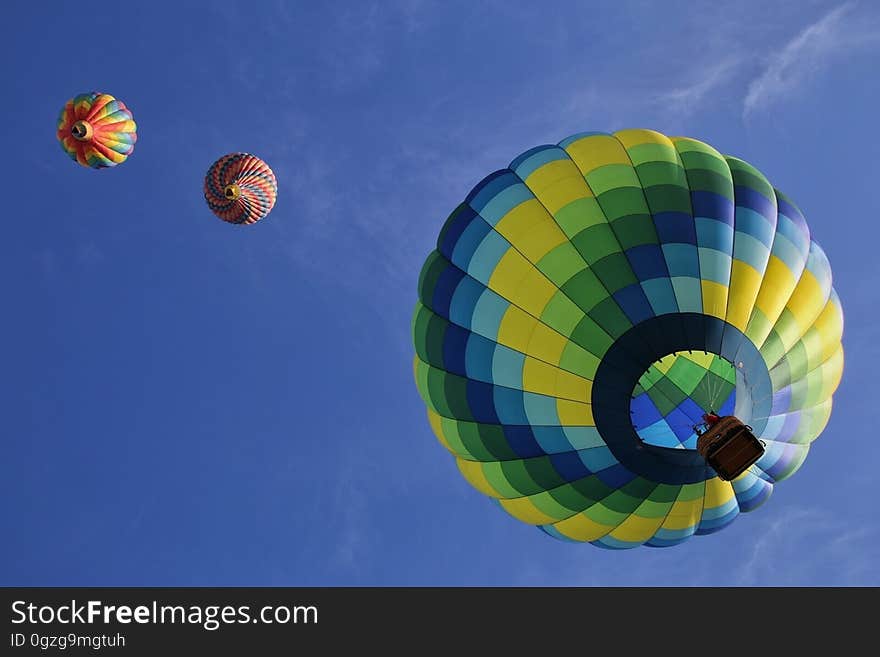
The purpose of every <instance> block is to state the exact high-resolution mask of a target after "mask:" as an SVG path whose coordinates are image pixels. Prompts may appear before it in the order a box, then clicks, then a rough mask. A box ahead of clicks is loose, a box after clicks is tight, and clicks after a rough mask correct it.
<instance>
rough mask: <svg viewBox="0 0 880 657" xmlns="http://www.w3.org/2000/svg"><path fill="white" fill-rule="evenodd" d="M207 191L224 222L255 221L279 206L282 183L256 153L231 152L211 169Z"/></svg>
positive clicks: (215, 211)
mask: <svg viewBox="0 0 880 657" xmlns="http://www.w3.org/2000/svg"><path fill="white" fill-rule="evenodd" d="M204 191H205V201H207V203H208V207H209V208H211V211H212V212H213V213H214V214H215V215H217V216H218V217H219V218H220V219H222V220H223V221H225V222H227V223H231V224H254V223H256V222H258V221H259V220H260V219H262V218H263V217H265V216H266V215H267V214H269V212H271V210H272V208H273V207H274V206H275V199H276V197H277V194H278V183H277V181H276V180H275V174H274V173H272V169H270V168H269V165H267V164H266V163H265V162H263V160H261V159H260V158H258V157H257V156H256V155H251V154H250V153H230V154H229V155H224V156H223V157H221V158H220V159H219V160H217V161H216V162H214V164H212V165H211V168H210V169H208V173H207V175H206V176H205V190H204Z"/></svg>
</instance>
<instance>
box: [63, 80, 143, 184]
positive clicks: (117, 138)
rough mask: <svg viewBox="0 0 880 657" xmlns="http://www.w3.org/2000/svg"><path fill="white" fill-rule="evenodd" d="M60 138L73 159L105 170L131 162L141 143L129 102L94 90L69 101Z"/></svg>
mask: <svg viewBox="0 0 880 657" xmlns="http://www.w3.org/2000/svg"><path fill="white" fill-rule="evenodd" d="M56 137H57V138H58V141H59V143H60V144H61V147H62V148H63V149H64V151H65V152H66V153H67V154H68V155H69V156H70V157H71V158H72V159H73V160H76V161H77V162H78V163H79V164H81V165H82V166H84V167H89V168H92V169H103V168H106V167H113V166H116V165H117V164H122V163H123V162H125V160H126V159H128V156H129V155H131V153H132V151H133V150H134V145H135V142H136V141H137V125H136V124H135V122H134V118H133V117H132V114H131V111H130V110H129V109H128V108H127V107H126V106H125V103H123V102H122V101H121V100H117V99H116V98H114V97H113V96H111V95H110V94H104V93H100V92H98V91H93V92H92V93H87V94H80V95H79V96H76V97H75V98H71V99H70V100H68V101H67V103H66V104H65V106H64V108H63V109H62V110H61V114H60V116H59V117H58V128H57V131H56Z"/></svg>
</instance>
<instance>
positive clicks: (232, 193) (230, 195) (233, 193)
mask: <svg viewBox="0 0 880 657" xmlns="http://www.w3.org/2000/svg"><path fill="white" fill-rule="evenodd" d="M223 196H225V197H226V198H227V199H229V200H230V201H235V200H236V199H237V198H238V197H239V196H241V187H239V186H238V185H236V184H235V183H232V184H230V185H226V187H225V188H224V189H223Z"/></svg>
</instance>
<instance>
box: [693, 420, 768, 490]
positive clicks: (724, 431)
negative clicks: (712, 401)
mask: <svg viewBox="0 0 880 657" xmlns="http://www.w3.org/2000/svg"><path fill="white" fill-rule="evenodd" d="M694 431H696V433H697V436H698V438H697V451H698V452H699V453H700V454H701V455H702V457H703V458H704V459H706V463H708V464H709V466H710V467H711V468H712V469H713V470H715V472H717V473H718V476H719V477H720V478H721V479H723V480H724V481H732V480H734V479H736V478H737V477H739V476H740V475H741V474H742V473H743V472H745V471H746V470H748V469H749V468H750V467H751V466H752V465H754V463H755V462H756V461H757V460H758V459H759V458H761V456H763V455H764V444H763V443H762V442H761V441H760V440H758V439H757V438H756V437H755V434H754V433H752V428H751V427H750V426H749V425H747V424H743V423H742V422H741V421H740V420H739V419H738V418H737V417H736V416H734V415H724V416H720V415H718V414H717V413H715V411H710V412H708V413H704V414H703V425H702V426H700V425H696V426H695V427H694Z"/></svg>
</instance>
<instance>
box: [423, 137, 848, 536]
mask: <svg viewBox="0 0 880 657" xmlns="http://www.w3.org/2000/svg"><path fill="white" fill-rule="evenodd" d="M842 333H843V314H842V311H841V306H840V301H839V299H838V297H837V294H836V293H835V291H834V289H833V287H832V283H831V268H830V266H829V263H828V258H827V257H826V255H825V253H824V252H823V251H822V249H821V248H820V247H819V245H818V244H817V243H816V242H815V241H814V240H813V239H812V237H811V234H810V230H809V228H808V226H807V223H806V221H805V220H804V217H803V215H802V213H801V211H800V210H799V209H798V208H797V206H796V205H795V204H794V202H793V201H791V200H790V199H789V198H788V197H786V196H785V195H784V194H782V193H781V192H780V191H778V190H777V189H775V188H774V187H773V185H772V184H771V183H770V182H769V181H768V180H767V179H766V178H765V177H764V176H763V175H762V174H761V172H760V171H758V170H757V169H756V168H755V167H753V166H751V165H750V164H748V163H747V162H744V161H743V160H740V159H737V158H735V157H730V156H725V155H721V154H720V153H719V152H718V151H716V150H715V149H714V148H712V147H711V146H709V145H707V144H705V143H702V142H700V141H697V140H695V139H689V138H683V137H667V136H665V135H662V134H660V133H657V132H653V131H650V130H624V131H621V132H616V133H614V134H603V133H583V134H577V135H574V136H571V137H569V138H567V139H564V140H563V141H562V142H560V143H559V144H558V145H556V146H539V147H537V148H533V149H531V150H529V151H526V152H525V153H523V154H522V155H520V156H519V157H517V158H516V159H515V160H514V161H513V162H512V163H511V164H510V166H508V167H507V168H504V169H501V170H499V171H496V172H494V173H492V174H491V175H489V176H488V177H486V178H485V179H484V180H483V181H482V182H480V183H479V184H478V185H477V186H476V187H475V188H474V189H473V190H472V191H471V192H470V194H468V196H467V198H466V199H465V201H464V202H463V203H462V204H461V205H459V206H458V207H457V208H456V209H455V210H454V211H453V212H452V214H451V216H450V217H449V218H448V219H447V221H446V223H445V225H444V226H443V228H442V230H441V231H440V235H439V238H438V240H437V248H436V250H435V251H434V252H432V253H431V254H430V255H429V256H428V259H427V261H426V262H425V265H424V268H423V270H422V273H421V277H420V280H419V303H418V304H417V306H416V311H415V316H414V319H413V336H414V341H415V350H416V357H415V378H416V381H417V384H418V388H419V391H420V393H421V395H422V397H423V399H424V401H425V403H426V405H427V409H428V419H429V422H430V425H431V426H432V427H433V430H434V432H435V434H436V435H437V437H438V438H439V440H440V442H441V443H442V444H443V445H444V446H445V447H446V448H447V449H448V450H449V451H450V452H451V453H452V455H453V456H454V457H455V459H456V462H457V464H458V467H459V469H460V471H461V474H462V475H463V476H464V478H465V479H466V480H467V481H468V482H470V483H471V484H472V485H473V486H474V487H475V488H477V490H479V491H481V492H482V493H485V494H486V495H488V496H490V497H491V498H493V499H495V500H496V501H497V502H498V504H499V505H500V506H501V507H502V508H503V509H505V510H506V511H507V512H508V513H510V514H511V515H513V516H514V517H515V518H517V519H519V520H521V521H523V522H525V523H528V524H531V525H535V526H537V527H539V528H541V529H542V530H543V531H544V532H546V533H547V534H550V535H551V536H554V537H557V538H561V539H568V540H572V541H587V542H590V543H593V544H594V545H598V546H602V547H607V548H630V547H635V546H638V545H648V546H655V547H663V546H671V545H676V544H678V543H681V542H682V541H684V540H686V539H688V538H689V537H691V536H693V535H694V534H709V533H712V532H715V531H718V530H720V529H722V528H723V527H725V526H727V525H729V524H730V523H731V522H732V521H733V520H734V519H735V518H736V517H737V515H738V514H739V513H740V512H745V511H751V510H753V509H755V508H757V507H758V506H759V505H761V504H762V503H763V502H764V501H766V500H767V498H768V497H769V495H770V493H771V491H772V490H773V487H774V485H775V484H776V483H778V482H779V481H782V480H783V479H785V478H786V477H788V476H790V475H791V474H793V473H794V472H795V471H796V470H797V469H798V468H799V467H800V465H801V464H802V463H803V461H804V459H805V458H806V456H807V453H808V451H809V449H810V445H811V443H812V442H813V441H814V440H815V439H816V438H817V437H818V436H819V434H820V433H821V432H822V430H823V429H824V427H825V426H826V424H827V422H828V420H829V417H830V414H831V405H832V394H833V393H834V391H835V389H836V388H837V385H838V383H839V382H840V378H841V374H842V371H843V348H842V345H841V336H842ZM709 410H715V411H718V412H720V413H722V414H734V415H736V416H737V417H738V418H740V419H741V420H742V421H744V422H746V423H747V424H749V425H750V426H751V427H752V428H753V430H754V433H755V434H756V435H757V436H758V437H759V438H760V439H761V440H762V441H763V442H764V443H765V445H766V450H765V453H764V455H763V456H762V458H761V459H760V460H759V461H758V462H757V463H756V464H755V465H753V466H752V467H750V468H749V469H748V470H747V471H746V472H744V473H743V474H742V475H741V476H739V477H738V478H736V479H735V480H734V481H732V482H726V481H723V480H721V479H720V478H719V477H718V476H717V475H716V473H715V472H714V471H713V470H712V469H711V467H709V466H708V465H707V463H706V462H705V460H704V459H703V458H702V457H701V456H700V454H699V453H698V452H697V451H696V449H695V447H696V435H695V433H694V425H695V424H696V423H698V422H699V421H700V416H701V415H702V413H704V412H706V411H709Z"/></svg>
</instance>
